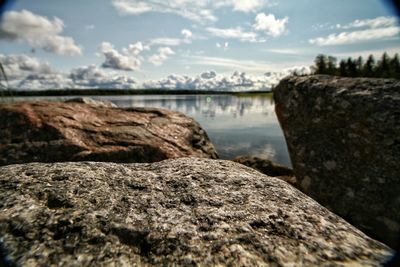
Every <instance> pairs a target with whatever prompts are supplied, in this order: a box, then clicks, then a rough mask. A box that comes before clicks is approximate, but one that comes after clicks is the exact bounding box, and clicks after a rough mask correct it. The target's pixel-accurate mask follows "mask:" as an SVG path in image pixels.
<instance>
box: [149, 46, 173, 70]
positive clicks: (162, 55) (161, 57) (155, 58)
mask: <svg viewBox="0 0 400 267" xmlns="http://www.w3.org/2000/svg"><path fill="white" fill-rule="evenodd" d="M174 54H175V52H174V51H173V50H172V49H171V48H169V47H160V48H159V49H158V54H154V55H152V56H151V57H149V62H150V63H152V64H153V65H155V66H161V65H162V64H163V63H164V61H166V60H167V59H168V58H169V56H171V55H174Z"/></svg>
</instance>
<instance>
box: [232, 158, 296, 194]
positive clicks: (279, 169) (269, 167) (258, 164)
mask: <svg viewBox="0 0 400 267" xmlns="http://www.w3.org/2000/svg"><path fill="white" fill-rule="evenodd" d="M232 161H234V162H237V163H240V164H243V165H246V166H247V167H250V168H253V169H255V170H257V171H259V172H261V173H263V174H265V175H268V176H272V177H277V178H279V179H281V180H283V181H285V182H288V183H289V184H291V185H293V186H294V187H297V181H296V177H295V176H294V174H293V170H292V169H290V168H288V167H286V166H283V165H280V164H277V163H273V162H272V161H270V160H268V159H264V158H259V157H253V156H238V157H236V158H234V159H233V160H232Z"/></svg>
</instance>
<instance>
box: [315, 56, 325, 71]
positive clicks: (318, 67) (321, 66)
mask: <svg viewBox="0 0 400 267" xmlns="http://www.w3.org/2000/svg"><path fill="white" fill-rule="evenodd" d="M314 63H315V67H314V73H315V74H327V72H326V71H327V58H326V56H325V55H323V54H319V55H318V56H317V57H316V58H315V60H314Z"/></svg>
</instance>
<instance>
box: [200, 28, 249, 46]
mask: <svg viewBox="0 0 400 267" xmlns="http://www.w3.org/2000/svg"><path fill="white" fill-rule="evenodd" d="M206 30H207V31H208V32H209V33H211V34H212V35H214V36H216V37H220V38H226V39H238V40H240V41H242V42H251V43H254V42H257V33H255V32H246V31H244V30H243V29H242V28H240V27H236V28H227V29H221V28H214V27H208V28H206Z"/></svg>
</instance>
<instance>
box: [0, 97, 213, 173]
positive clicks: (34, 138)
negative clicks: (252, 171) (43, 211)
mask: <svg viewBox="0 0 400 267" xmlns="http://www.w3.org/2000/svg"><path fill="white" fill-rule="evenodd" d="M187 156H194V157H205V158H217V157H218V155H217V153H216V151H215V148H214V146H213V144H212V143H211V141H210V139H209V138H208V136H207V133H206V132H205V131H204V130H203V129H202V128H201V126H200V125H199V124H198V123H197V122H196V121H195V120H194V119H192V118H189V117H187V116H185V115H184V114H182V113H179V112H174V111H170V110H165V109H156V108H116V107H113V106H112V103H106V102H102V101H95V100H91V99H88V98H81V99H72V100H68V101H67V102H65V103H64V102H19V103H13V104H2V105H0V165H7V164H15V163H26V162H38V161H39V162H59V161H85V160H93V161H111V162H155V161H160V160H164V159H169V158H178V157H187Z"/></svg>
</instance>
